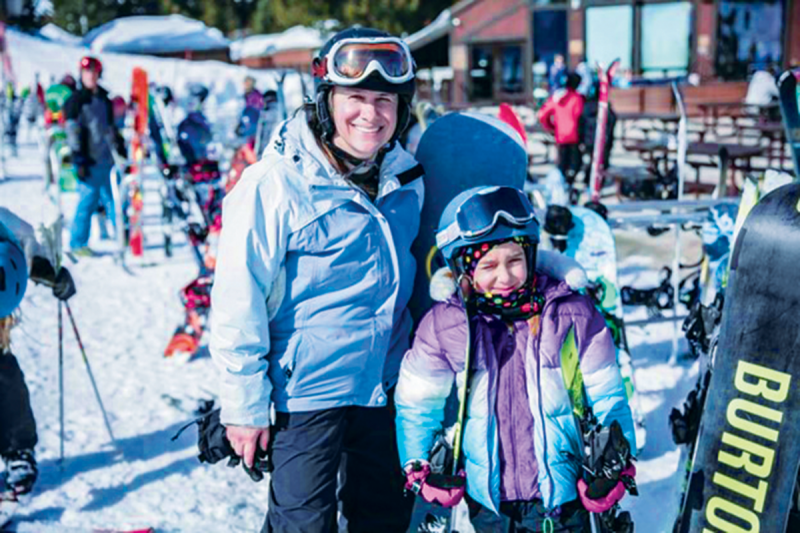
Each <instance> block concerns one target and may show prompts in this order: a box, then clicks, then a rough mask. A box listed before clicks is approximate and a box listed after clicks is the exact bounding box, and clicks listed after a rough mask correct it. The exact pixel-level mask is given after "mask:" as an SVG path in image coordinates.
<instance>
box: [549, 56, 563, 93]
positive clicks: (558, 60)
mask: <svg viewBox="0 0 800 533" xmlns="http://www.w3.org/2000/svg"><path fill="white" fill-rule="evenodd" d="M566 75H567V65H566V64H565V63H564V56H563V55H561V54H556V55H555V57H554V58H553V64H552V65H550V70H549V72H548V73H547V84H548V86H549V87H550V92H551V93H554V92H555V91H557V90H558V89H561V88H562V87H564V83H565V81H566Z"/></svg>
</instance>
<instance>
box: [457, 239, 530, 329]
mask: <svg viewBox="0 0 800 533" xmlns="http://www.w3.org/2000/svg"><path fill="white" fill-rule="evenodd" d="M506 242H515V243H517V244H519V245H520V246H522V248H523V249H524V250H525V251H526V257H528V258H529V259H528V260H530V258H531V257H532V255H533V254H531V253H528V251H529V248H530V247H531V246H532V244H531V242H530V241H529V240H528V239H527V238H525V237H512V238H510V239H502V240H498V241H492V242H483V243H478V244H475V245H472V246H465V247H463V248H461V249H460V250H459V251H458V257H457V266H458V268H459V269H460V270H461V271H462V272H463V273H464V274H466V275H467V276H469V277H470V278H472V275H473V273H474V272H475V267H476V266H477V265H478V261H480V259H481V258H482V257H483V256H484V255H486V254H487V253H489V251H490V250H491V249H492V248H494V247H495V246H498V245H501V244H503V243H506ZM536 281H537V280H536V274H532V275H530V277H529V279H528V280H527V281H526V282H525V283H524V284H523V286H522V287H520V288H519V289H517V290H516V291H514V292H512V293H511V294H507V295H505V296H502V295H499V294H492V293H490V292H483V293H482V292H476V293H475V294H474V296H473V297H474V304H475V306H476V309H477V310H478V312H480V313H484V314H488V315H496V316H499V317H500V318H502V319H503V320H507V321H513V320H527V319H529V318H531V317H532V316H534V315H538V314H540V313H541V312H542V307H544V296H543V295H542V294H540V293H539V292H538V291H537V290H535V287H536Z"/></svg>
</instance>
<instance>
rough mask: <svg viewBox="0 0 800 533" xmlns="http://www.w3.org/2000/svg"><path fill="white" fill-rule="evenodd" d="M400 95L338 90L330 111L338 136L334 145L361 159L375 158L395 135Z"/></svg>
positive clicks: (334, 90)
mask: <svg viewBox="0 0 800 533" xmlns="http://www.w3.org/2000/svg"><path fill="white" fill-rule="evenodd" d="M397 100H398V97H397V95H396V94H392V93H384V92H377V91H368V90H366V89H355V88H349V87H334V88H333V91H332V92H331V100H330V109H331V115H332V116H333V123H334V125H335V126H336V133H334V135H333V143H334V144H335V145H336V146H337V147H338V148H340V149H342V150H344V151H345V152H347V153H348V154H350V155H352V156H354V157H356V158H358V159H371V158H372V157H374V156H375V155H376V154H377V153H378V151H379V150H380V149H381V147H382V146H384V145H385V144H386V143H388V142H389V140H390V139H391V138H392V136H393V135H394V130H395V128H396V127H397Z"/></svg>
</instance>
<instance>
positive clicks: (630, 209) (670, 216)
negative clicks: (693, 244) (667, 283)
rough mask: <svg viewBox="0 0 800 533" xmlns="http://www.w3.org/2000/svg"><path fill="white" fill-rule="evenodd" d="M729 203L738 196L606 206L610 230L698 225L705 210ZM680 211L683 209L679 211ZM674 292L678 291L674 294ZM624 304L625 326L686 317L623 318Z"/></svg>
mask: <svg viewBox="0 0 800 533" xmlns="http://www.w3.org/2000/svg"><path fill="white" fill-rule="evenodd" d="M725 204H732V205H738V204H739V198H730V197H725V198H714V199H701V200H644V201H640V202H625V203H621V204H610V205H607V206H606V208H607V209H608V224H609V226H611V229H623V228H625V229H627V228H631V229H641V228H646V227H649V226H652V225H658V226H678V228H677V229H678V230H680V226H682V225H683V224H686V223H689V222H692V223H697V224H700V223H702V222H703V221H705V220H706V217H707V212H708V211H709V210H710V209H711V208H712V207H716V206H718V205H725ZM646 211H652V213H646V214H643V213H642V212H646ZM681 211H683V212H681ZM679 259H680V258H679V257H678V256H677V255H675V258H674V261H673V262H675V261H679ZM676 294H677V293H676ZM624 307H625V306H623V320H624V322H625V325H626V326H637V327H643V326H648V325H651V324H663V323H665V322H673V323H676V322H682V321H684V320H685V319H686V317H688V316H689V314H688V313H686V314H678V313H677V305H676V307H675V308H674V309H675V310H676V312H675V313H673V314H672V315H671V316H666V315H661V316H654V317H648V318H643V319H640V320H630V321H629V320H626V319H625V318H624V316H625V312H624Z"/></svg>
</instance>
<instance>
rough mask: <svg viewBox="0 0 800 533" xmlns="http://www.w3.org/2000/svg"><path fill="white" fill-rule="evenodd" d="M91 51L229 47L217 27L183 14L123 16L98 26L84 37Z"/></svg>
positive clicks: (128, 52) (126, 51) (144, 52)
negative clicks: (211, 26)
mask: <svg viewBox="0 0 800 533" xmlns="http://www.w3.org/2000/svg"><path fill="white" fill-rule="evenodd" d="M83 44H85V45H86V46H88V47H89V48H90V49H91V50H92V52H95V53H97V52H117V53H121V54H161V53H173V52H183V51H185V50H189V51H200V50H219V49H226V48H228V46H229V44H230V41H228V39H227V38H226V37H225V36H224V35H223V34H222V32H221V31H219V30H218V29H217V28H210V27H208V26H206V25H205V24H204V23H202V22H201V21H199V20H194V19H190V18H187V17H184V16H183V15H168V16H139V17H124V18H118V19H115V20H112V21H111V22H108V23H106V24H103V25H102V26H99V27H97V28H95V29H93V30H92V31H90V32H89V33H87V34H86V36H85V37H84V38H83Z"/></svg>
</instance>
